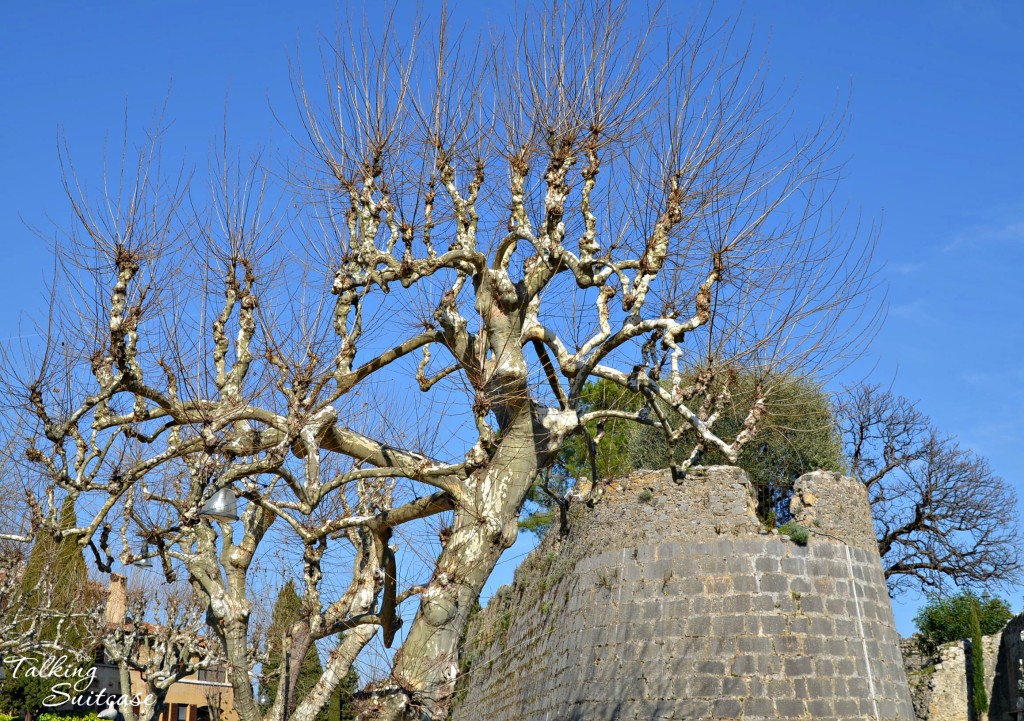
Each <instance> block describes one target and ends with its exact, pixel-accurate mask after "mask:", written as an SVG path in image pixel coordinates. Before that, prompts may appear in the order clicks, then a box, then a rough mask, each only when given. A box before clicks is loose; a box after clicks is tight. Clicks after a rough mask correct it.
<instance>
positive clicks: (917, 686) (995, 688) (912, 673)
mask: <svg viewBox="0 0 1024 721" xmlns="http://www.w3.org/2000/svg"><path fill="white" fill-rule="evenodd" d="M900 648H901V651H902V652H903V658H904V664H905V668H906V672H907V679H908V681H909V683H910V690H911V696H912V698H913V704H914V712H915V714H916V716H917V719H919V721H961V719H967V718H976V719H977V720H978V721H1004V720H1009V719H1014V718H1018V717H1019V716H1018V715H1017V714H1018V713H1019V712H1021V711H1022V710H1024V697H1022V695H1021V690H1020V687H1019V685H1018V684H1019V683H1020V682H1021V681H1024V676H1022V673H1021V666H1020V663H1021V660H1022V659H1024V614H1022V615H1020V616H1017V617H1016V618H1014V619H1012V620H1011V621H1010V622H1009V623H1008V624H1007V625H1006V626H1005V627H1004V628H1003V630H1002V631H1000V632H999V633H996V634H992V635H991V636H985V637H984V638H983V639H982V648H983V652H984V654H985V678H984V684H985V690H986V693H987V694H988V699H989V710H988V712H987V713H979V714H974V713H973V711H974V709H972V708H971V707H970V695H971V694H970V688H971V683H972V681H973V680H972V678H971V658H970V654H971V653H972V650H971V648H970V645H969V643H967V642H965V641H956V642H953V643H950V644H947V645H945V646H943V647H942V648H941V649H939V654H938V658H937V659H932V658H928V657H926V656H922V655H921V654H920V653H919V652H918V650H917V645H916V642H915V641H914V640H913V639H904V640H903V641H902V642H901V644H900Z"/></svg>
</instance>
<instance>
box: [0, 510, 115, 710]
mask: <svg viewBox="0 0 1024 721" xmlns="http://www.w3.org/2000/svg"><path fill="white" fill-rule="evenodd" d="M77 525H78V518H77V516H76V514H75V504H74V501H73V500H72V499H71V498H67V499H65V500H64V502H63V504H62V505H61V509H60V527H61V529H67V528H74V527H75V526H77ZM87 582H88V569H87V567H86V564H85V556H84V555H83V553H82V549H81V547H80V546H79V545H78V544H77V543H76V542H75V540H74V539H73V538H58V537H57V536H56V534H53V533H49V532H46V531H41V532H40V533H39V534H38V536H37V537H36V540H35V542H34V543H33V545H32V551H31V553H30V554H29V557H28V561H27V562H26V564H25V572H24V575H23V576H22V580H21V599H20V600H19V603H23V604H28V605H34V606H37V607H40V608H43V609H45V611H46V613H47V615H48V616H49V618H47V619H46V620H45V622H44V623H43V624H42V625H41V627H40V633H39V638H41V639H43V640H46V641H53V640H57V639H58V636H59V639H60V642H61V645H62V646H63V647H64V648H66V649H67V651H68V654H69V657H70V658H72V659H73V658H74V657H75V656H76V655H81V656H83V657H84V658H89V657H91V648H90V646H91V641H90V633H89V631H90V629H89V627H88V622H87V620H86V619H85V618H81V617H77V618H76V617H74V616H75V615H76V614H77V615H84V614H85V613H86V612H87V611H88V610H89V607H90V605H91V604H93V603H95V602H97V601H98V600H99V599H98V598H97V597H96V596H97V594H96V593H95V592H91V591H90V589H89V588H88V583H87ZM47 653H49V652H47ZM44 658H45V654H42V653H41V654H40V655H39V663H42V661H43V659H44ZM28 663H29V662H26V664H28ZM81 663H83V664H84V663H86V662H84V661H83V662H81ZM68 665H70V666H72V667H73V664H68ZM24 669H25V666H22V667H21V673H19V675H18V677H17V678H14V677H13V675H12V674H7V675H5V677H4V678H3V680H2V681H0V708H3V709H6V710H8V711H16V712H18V713H20V714H23V715H25V716H26V718H36V717H38V714H40V713H41V712H42V710H43V709H44V708H45V707H44V706H43V701H44V700H45V699H46V697H47V696H49V695H50V694H51V693H52V687H53V684H54V683H55V681H54V680H53V679H47V678H37V677H34V676H26V675H25V674H24Z"/></svg>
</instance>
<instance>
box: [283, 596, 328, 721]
mask: <svg viewBox="0 0 1024 721" xmlns="http://www.w3.org/2000/svg"><path fill="white" fill-rule="evenodd" d="M301 617H302V599H301V598H299V594H298V593H296V591H295V584H294V583H293V582H292V581H290V580H289V581H288V582H287V583H285V584H284V586H282V587H281V590H280V591H279V592H278V594H277V600H276V601H275V602H274V613H273V616H272V618H271V623H270V629H269V630H268V637H267V644H268V646H269V648H268V652H267V665H266V668H267V673H266V674H265V675H266V681H265V684H266V687H267V691H268V692H269V693H270V696H271V698H274V697H276V695H277V689H278V686H279V685H280V681H281V673H282V656H283V652H284V649H283V648H282V643H283V640H284V637H285V634H287V632H288V629H290V628H291V626H292V624H294V623H295V622H296V621H298V620H299V619H300V618H301ZM291 663H293V664H294V663H295V659H294V658H293V659H291ZM322 675H323V666H322V665H321V663H320V654H319V653H317V650H316V645H315V644H313V645H311V646H310V647H309V651H308V652H307V653H306V657H305V658H304V659H303V660H302V666H301V668H300V669H299V677H298V680H297V681H296V684H295V690H294V692H293V694H292V698H293V699H294V702H293V703H292V704H291V706H290V708H289V711H291V710H292V709H294V708H295V707H296V706H297V705H298V704H300V703H301V702H302V700H303V699H304V698H305V697H306V695H307V694H308V693H309V692H310V691H311V690H312V689H313V686H315V685H316V682H317V681H319V680H320V676H322ZM339 688H340V687H339ZM330 706H331V704H328V706H327V707H325V708H324V709H323V710H322V711H321V712H320V713H319V714H317V717H316V718H317V721H328V713H329V709H330Z"/></svg>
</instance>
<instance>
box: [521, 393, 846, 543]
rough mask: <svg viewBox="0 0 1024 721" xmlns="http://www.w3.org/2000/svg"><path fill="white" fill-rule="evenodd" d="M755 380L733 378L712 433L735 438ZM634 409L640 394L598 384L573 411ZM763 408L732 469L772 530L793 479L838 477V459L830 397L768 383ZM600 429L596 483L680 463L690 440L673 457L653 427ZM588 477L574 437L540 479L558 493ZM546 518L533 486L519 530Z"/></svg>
mask: <svg viewBox="0 0 1024 721" xmlns="http://www.w3.org/2000/svg"><path fill="white" fill-rule="evenodd" d="M690 380H692V379H690ZM756 383H757V379H756V378H755V376H754V375H753V374H752V373H741V374H740V375H739V376H738V378H737V380H736V381H735V382H734V383H733V387H734V388H735V390H734V391H733V392H732V394H731V398H730V400H729V401H728V403H727V404H726V406H725V407H724V408H723V409H722V412H721V414H720V417H719V419H718V421H717V422H716V423H715V432H716V433H717V434H718V435H719V436H720V437H722V438H731V437H735V436H736V434H737V433H739V431H740V429H741V428H742V426H743V421H744V419H745V418H746V415H747V411H748V409H749V408H750V406H751V405H752V403H753V395H754V392H755V386H756ZM641 406H642V398H641V397H640V396H638V395H637V394H633V393H630V392H628V391H626V390H625V389H623V388H622V387H621V386H619V385H617V384H615V383H611V382H610V381H607V380H603V379H602V380H597V381H593V382H591V383H588V384H587V385H586V386H584V390H583V393H582V396H581V403H580V413H585V412H587V411H590V410H593V409H596V408H613V409H617V410H623V411H638V410H640V408H641ZM663 410H664V411H665V412H666V414H667V415H668V416H669V417H671V418H672V419H673V424H677V423H678V422H679V418H678V416H676V415H675V414H674V413H673V412H672V411H671V410H669V409H663ZM695 410H696V409H695ZM766 411H767V412H766V416H765V418H764V419H763V420H762V421H761V423H760V424H759V428H758V434H757V438H756V439H755V440H754V442H752V443H749V444H747V446H746V447H744V449H743V451H742V452H741V454H740V458H739V461H738V462H737V463H736V464H735V465H737V466H739V467H740V468H742V469H743V470H745V471H746V472H747V475H748V476H749V477H750V481H751V483H752V484H753V485H754V487H755V489H756V491H757V498H758V515H759V516H760V517H761V519H762V520H763V521H765V522H766V523H767V524H769V525H776V524H779V523H782V522H784V521H786V520H788V518H789V497H790V495H791V491H792V486H793V482H794V481H795V480H796V479H797V478H799V477H800V476H801V475H803V474H804V473H807V472H809V471H814V470H818V469H825V470H831V471H840V472H844V471H845V470H846V462H845V460H844V458H843V449H842V441H841V439H840V437H839V435H838V433H837V430H836V423H835V418H834V416H833V412H832V404H831V400H830V398H829V396H828V394H827V393H826V392H825V390H824V389H823V388H822V387H821V386H820V385H819V384H817V383H815V382H814V381H812V380H810V379H808V378H803V377H789V378H783V379H776V380H775V381H774V382H773V385H772V389H771V392H770V393H769V395H768V398H767V400H766ZM652 415H653V414H652ZM603 430H604V436H603V437H602V439H601V441H600V443H599V444H598V445H597V449H596V465H597V478H598V479H603V478H613V477H615V476H621V475H625V474H627V473H630V472H632V471H634V470H636V469H640V468H643V469H649V470H657V469H661V468H668V467H669V466H670V465H671V463H672V462H673V460H674V461H676V462H680V461H682V460H683V459H684V458H685V457H686V456H687V455H688V454H689V451H690V449H691V448H692V446H693V442H694V440H695V439H694V437H692V434H691V435H688V436H684V438H683V440H682V441H681V442H680V444H679V445H678V446H677V448H676V455H675V457H673V456H672V455H671V454H670V453H669V449H668V448H667V446H666V443H665V437H664V435H663V433H662V431H661V429H660V428H658V427H655V426H645V425H639V424H637V423H634V422H632V421H628V420H622V419H609V420H607V421H605V423H604V428H603ZM588 431H589V432H590V435H591V437H595V436H596V435H597V433H598V428H597V424H596V423H590V424H588ZM700 463H701V464H702V465H706V466H710V465H717V464H729V461H728V460H727V459H725V457H724V456H722V454H721V453H720V452H719V451H717V450H715V449H708V450H706V451H705V452H704V453H703V455H702V456H701V458H700ZM729 465H732V464H729ZM591 475H592V468H591V463H590V458H589V453H588V450H587V442H586V440H585V438H583V437H582V436H581V435H576V436H574V437H573V438H571V439H570V440H569V441H568V442H567V443H566V445H565V448H564V449H563V451H562V454H561V455H560V457H559V459H558V462H557V464H556V467H555V473H553V474H552V475H551V476H550V477H549V479H547V482H548V487H549V488H550V489H551V490H552V491H553V492H554V493H556V494H564V493H565V492H566V490H567V489H568V487H569V486H571V485H572V483H573V482H574V481H575V479H577V478H590V477H591ZM554 519H555V512H554V509H553V508H552V503H551V501H550V499H549V498H548V497H547V494H545V493H544V492H543V490H542V489H541V488H539V487H535V488H534V489H533V491H532V492H531V495H530V497H529V503H528V504H527V513H526V514H525V516H524V518H523V521H522V522H521V523H520V527H521V528H523V529H524V530H529V531H532V532H534V533H537V534H538V535H543V534H544V533H546V532H547V529H548V528H550V526H551V524H552V523H553V522H554Z"/></svg>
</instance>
